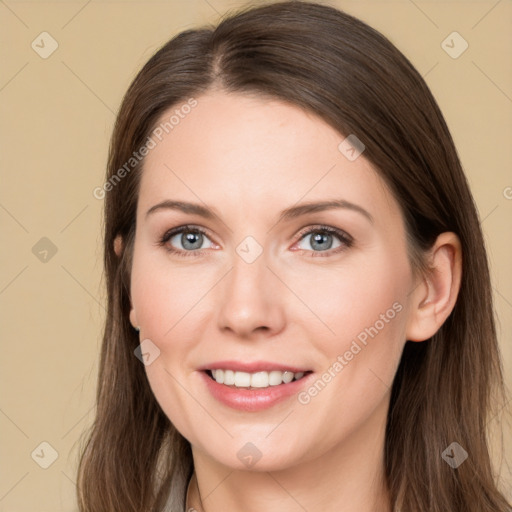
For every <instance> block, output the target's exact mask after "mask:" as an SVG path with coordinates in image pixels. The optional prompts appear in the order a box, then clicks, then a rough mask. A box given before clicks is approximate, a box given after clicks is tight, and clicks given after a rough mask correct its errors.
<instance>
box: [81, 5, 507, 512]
mask: <svg viewBox="0 0 512 512" xmlns="http://www.w3.org/2000/svg"><path fill="white" fill-rule="evenodd" d="M212 87H218V88H222V89H223V90H226V91H233V92H241V93H244V92H247V93H256V94H261V95H264V96H270V97H273V98H277V99H281V100H285V101H287V102H289V103H291V104H293V105H296V106H299V107H301V108H304V109H305V110H307V111H309V112H312V113H314V114H316V115H317V116H320V117H321V118H322V119H323V120H325V121H326V122H327V123H328V124H329V125H331V126H332V127H334V128H335V129H336V130H338V131H339V133H340V135H341V134H344V135H345V136H346V135H349V134H355V135H356V136H357V137H358V138H359V139H360V140H362V141H363V142H364V144H365V146H366V149H365V153H364V156H365V157H366V158H367V159H368V160H369V161H370V162H371V163H372V164H373V165H374V167H375V168H376V169H377V171H378V172H379V174H380V176H381V177H382V178H383V179H384V180H385V181H386V182H387V184H388V185H389V186H390V188H391V190H392V191H393V193H394V195H395V197H396V199H397V201H398V202H399V204H400V205H401V208H402V212H403V216H404V219H405V222H406V227H407V234H408V238H409V242H410V259H411V263H412V264H413V267H414V268H415V269H419V271H424V270H425V267H424V262H423V259H422V254H424V252H425V251H426V250H427V249H429V248H430V247H431V246H432V244H433V242H434V241H435V239H436V237H437V236H438V235H439V234H440V233H442V232H445V231H452V232H455V233H456V234H457V235H458V236H459V238H460V241H461V244H462V251H463V276H462V284H461V289H460V293H459V296H458V300H457V303H456V305H455V308H454V310H453V312H452V313H451V315H450V316H449V318H448V319H447V320H446V322H445V323H444V324H443V326H442V327H441V329H440V330H439V331H438V332H437V333H436V334H435V335H434V336H433V337H432V338H431V339H430V340H428V341H426V342H423V343H411V342H407V343H406V345H405V349H404V352H403V355H402V359H401V361H400V365H399V368H398V371H397V374H396V377H395V380H394V383H393V387H392V393H391V402H390V408H389V413H388V423H387V431H386V440H385V472H386V478H387V483H388V486H389V490H390V493H391V499H392V505H393V506H395V507H397V508H399V509H400V510H401V511H402V512H409V511H424V512H427V511H428V512H441V511H442V512H445V511H450V512H497V511H498V512H505V511H507V510H509V506H510V504H508V503H507V500H506V499H505V497H504V496H503V495H502V494H501V493H500V492H499V490H498V486H497V483H496V480H497V478H496V476H495V475H494V474H493V469H492V465H491V460H490V455H489V447H488V436H487V431H488V428H487V423H488V420H489V418H490V414H491V412H492V410H493V409H492V405H493V403H494V398H495V396H501V397H502V398H504V396H505V395H504V384H503V376H502V368H501V363H500V357H499V350H498V344H497V339H496V332H495V324H494V319H493V306H492V294H491V284H490V276H489V269H488V263H487V258H486V253H485V248H484V242H483V237H482V232H481V229H480V224H479V220H478V216H477V213H476V209H475V205H474V202H473V198H472V196H471V193H470V191H469V188H468V184H467V181H466V178H465V176H464V174H463V171H462V167H461V164H460V162H459V158H458V156H457V152H456V149H455V147H454V143H453V140H452V138H451V136H450V133H449V131H448V128H447V126H446V124H445V121H444V119H443V116H442V114H441V112H440V110H439V108H438V106H437V104H436V102H435V100H434V98H433V96H432V94H431V93H430V91H429V89H428V87H427V85H426V84H425V82H424V80H423V79H422V78H421V76H420V75H419V74H418V72H417V71H416V70H415V69H414V67H413V66H412V65H411V63H410V62H409V61H408V60H407V59H406V58H405V57H404V55H403V54H402V53H400V52H399V51H398V50H397V49H396V48H395V47H394V46H393V45H392V44H391V43H390V42H389V41H388V40H387V39H386V38H385V37H384V36H383V35H381V34H380V33H378V32H377V31H375V30H374V29H372V28H371V27H369V26H367V25H366V24H365V23H363V22H361V21H360V20H358V19H356V18H353V17H352V16H350V15H347V14H346V13H344V12H342V11H339V10H337V9H334V8H332V7H327V6H324V5H320V4H315V3H309V2H297V1H292V2H280V3H274V4H270V5H264V6H260V7H257V8H249V9H246V10H244V11H241V12H239V13H237V14H236V15H232V16H230V17H227V18H225V19H224V20H222V21H221V22H220V24H219V25H218V26H216V27H208V28H202V29H198V30H187V31H185V32H182V33H180V34H178V35H177V36H176V37H174V38H173V39H172V40H170V41H169V42H168V43H167V44H165V45H164V46H163V47H162V48H161V49H160V50H159V51H158V52H157V53H156V54H155V55H154V56H153V57H152V58H151V59H150V60H149V61H148V62H147V63H146V64H145V66H144V67H143V69H142V70H141V71H140V72H139V74H138V75H137V76H136V78H135V79H134V81H133V83H132V84H131V85H130V87H129V89H128V91H127V93H126V95H125V97H124V99H123V102H122V105H121V108H120V110H119V114H118V116H117V121H116V124H115V128H114V133H113V136H112V141H111V147H110V155H109V161H108V171H107V181H106V184H105V186H104V187H103V188H102V189H101V190H102V194H103V195H104V196H105V199H104V201H105V226H104V229H105V236H104V243H105V252H104V265H105V277H106V285H107V293H108V313H107V317H106V325H105V332H104V336H103V346H102V351H101V362H100V368H99V381H98V390H97V412H96V419H95V422H94V425H93V426H92V428H91V431H90V433H89V434H88V439H87V443H86V445H85V446H84V448H83V453H82V454H81V460H80V466H79V474H78V497H79V504H80V510H81V511H82V512H105V511H109V512H113V511H119V512H146V511H159V510H164V507H165V504H166V503H167V506H168V507H169V508H166V510H172V511H173V512H178V511H181V510H184V507H185V487H186V484H187V482H188V479H189V478H190V476H191V473H192V470H193V467H192V454H191V449H190V445H189V443H188V441H187V440H186V439H185V438H183V436H181V435H180V434H179V433H178V432H177V430H176V429H175V427H174V426H173V425H172V424H171V423H170V421H169V419H168V418H167V417H166V415H165V414H164V413H163V411H162V410H161V408H160V406H159V405H158V403H157V402H156V399H155V397H154V396H153V394H152V392H151V389H150V387H149V384H148V381H147V378H146V374H145V371H144V366H143V365H142V364H141V363H140V361H139V360H138V359H137V358H136V357H135V356H134V350H135V349H136V348H137V346H138V344H139V338H138V335H137V333H136V332H135V331H134V329H133V328H132V326H131V325H130V323H129V310H130V268H131V255H132V248H133V241H134V232H135V214H136V206H137V197H138V185H139V178H140V174H141V172H142V169H143V164H144V159H143V158H142V159H140V161H135V162H134V161H133V154H134V152H138V151H139V150H140V148H141V147H143V146H144V145H145V144H147V141H148V137H149V136H150V135H151V133H152V131H153V130H154V129H155V126H156V123H157V120H159V119H160V118H161V116H162V114H163V113H164V112H166V111H168V109H170V108H171V107H174V106H179V105H180V104H181V105H183V104H185V103H186V102H189V101H190V99H191V98H194V97H199V96H200V95H201V94H202V93H205V92H207V91H208V90H210V89H211V88H212ZM340 140H341V139H340ZM127 162H131V163H130V166H131V167H130V166H127V165H126V164H127ZM132 164H133V165H132ZM123 168H124V172H120V170H121V169H123ZM118 235H120V236H121V237H122V240H123V251H122V254H121V255H120V256H118V255H117V254H116V252H115V251H114V241H115V239H116V237H118ZM500 393H501V394H500ZM453 441H456V442H457V443H459V444H460V445H461V446H462V447H463V448H464V449H465V450H466V451H467V452H468V453H469V457H468V459H467V460H466V461H465V462H464V463H463V464H462V465H460V466H459V467H458V468H457V469H452V468H451V467H450V466H449V465H448V464H447V463H446V462H445V461H444V460H443V459H442V457H441V453H442V452H443V450H444V449H445V448H446V447H447V446H449V445H450V444H451V443H452V442H453Z"/></svg>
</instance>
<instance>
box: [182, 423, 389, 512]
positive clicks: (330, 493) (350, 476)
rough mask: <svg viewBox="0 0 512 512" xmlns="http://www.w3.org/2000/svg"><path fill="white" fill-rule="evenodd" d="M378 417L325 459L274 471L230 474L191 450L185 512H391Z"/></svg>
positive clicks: (324, 455) (382, 437)
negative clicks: (187, 497) (190, 510)
mask: <svg viewBox="0 0 512 512" xmlns="http://www.w3.org/2000/svg"><path fill="white" fill-rule="evenodd" d="M377 417H379V418H378V422H377V423H376V424H375V422H374V424H372V425H366V426H363V427H361V428H359V429H358V430H357V432H354V433H352V434H351V435H350V437H349V438H347V439H344V441H343V443H340V444H339V445H337V446H335V447H334V448H333V449H332V450H329V451H328V452H327V453H324V454H322V455H320V456H318V457H317V458H313V459H312V460H311V459H310V460H308V461H306V462H303V463H299V464H296V465H294V466H293V467H290V468H286V469H280V470H277V471H248V470H239V469H232V468H229V467H226V466H224V465H221V464H219V463H218V462H217V461H215V460H214V459H212V458H211V457H209V456H208V455H207V454H206V453H205V452H203V451H200V450H198V449H197V448H195V447H193V448H192V453H193V458H194V467H195V472H194V475H193V477H192V480H191V485H190V492H189V494H190V499H189V503H188V505H187V510H189V509H190V508H193V509H195V511H197V512H224V511H225V510H230V511H233V512H242V511H243V512H256V511H260V510H265V511H266V512H274V511H275V512H277V511H279V512H281V511H282V510H295V509H297V510H301V509H302V510H307V511H308V512H375V511H376V510H378V511H379V512H391V505H390V497H389V493H388V490H387V486H386V482H385V477H384V440H385V419H386V415H384V418H383V417H382V415H378V414H377ZM374 419H375V418H374ZM370 423H371V422H370Z"/></svg>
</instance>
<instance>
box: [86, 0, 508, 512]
mask: <svg viewBox="0 0 512 512" xmlns="http://www.w3.org/2000/svg"><path fill="white" fill-rule="evenodd" d="M98 193H100V194H103V195H104V197H105V271H106V277H107V289H108V316H107V321H106V327H105V334H104V340H103V348H102V358H101V364H100V374H99V387H98V395H97V404H98V409H97V415H96V421H95V424H94V426H93V429H92V432H91V434H90V438H89V440H88V444H87V446H86V448H85V449H84V452H83V454H82V459H81V464H80V468H79V482H78V492H79V501H80V508H81V511H82V512H93V511H94V512H96V511H98V512H99V511H100V510H101V511H104V510H109V511H117V510H118V511H123V512H128V511H133V512H135V511H137V512H140V511H150V510H151V511H157V510H169V511H182V510H189V509H190V510H198V511H207V512H215V511H219V510H230V511H236V510H244V511H251V510H266V511H272V510H277V509H279V510H308V511H310V512H313V511H316V510H322V511H329V510H333V511H334V510H336V511H339V510H343V511H345V512H348V511H356V510H357V511H359V512H365V511H368V512H369V511H374V510H379V511H394V510H401V511H402V512H408V511H429V512H433V511H446V510H450V511H451V512H454V511H460V512H462V511H464V512H468V511H474V512H477V511H478V512H484V511H489V512H491V511H493V512H495V511H503V512H504V511H506V510H509V507H510V504H508V503H507V500H506V499H505V497H504V496H503V495H502V494H501V493H500V491H499V490H498V485H497V483H496V481H495V477H494V475H493V472H492V468H491V462H490V457H489V451H488V447H487V441H486V424H487V421H488V419H489V418H490V414H491V406H492V402H491V397H492V396H494V395H493V393H494V391H503V381H502V375H501V367H500V359H499V352H498V346H497V341H496V333H495V326H494V322H493V316H492V298H491V286H490V278H489V271H488V266H487V260H486V254H485V250H484V244H483V240H482V233H481V229H480V225H479V221H478V217H477V214H476V210H475V206H474V203H473V199H472V196H471V194H470V191H469V188H468V185H467V182H466V179H465V177H464V174H463V172H462V169H461V165H460V162H459V160H458V157H457V153H456V150H455V147H454V144H453V141H452V138H451V136H450V134H449V132H448V129H447V127H446V124H445V122H444V120H443V117H442V115H441V113H440V111H439V109H438V107H437V105H436V102H435V100H434V99H433V97H432V95H431V93H430V92H429V90H428V88H427V86H426V84H425V83H424V81H423V80H422V78H421V77H420V75H419V74H418V73H417V71H416V70H415V69H414V68H413V67H412V65H411V64H410V63H409V62H408V61H407V59H406V58H405V57H404V56H403V55H402V54H401V53H400V52H399V51H398V50H397V49H396V48H395V47H394V46H393V45H392V44H391V43H390V42H389V41H388V40H387V39H385V38H384V37H383V36H382V35H380V34H379V33H377V32H376V31H375V30H373V29H371V28H370V27H368V26H367V25H365V24H364V23H362V22H361V21H359V20H357V19H355V18H353V17H351V16H349V15H347V14H345V13H343V12H340V11H338V10H335V9H333V8H330V7H326V6H322V5H317V4H314V3H308V2H284V3H276V4H273V5H267V6H263V7H259V8H253V9H250V10H247V11H245V12H242V13H240V14H238V15H235V16H232V17H230V18H227V19H225V20H224V21H222V22H221V23H220V24H219V25H218V26H217V27H216V28H214V29H201V30H189V31H186V32H183V33H181V34H179V35H178V36H177V37H175V38H174V39H172V40H171V41H169V42H168V43H167V44H166V45H165V46H164V47H163V48H162V49H160V50H159V51H158V52H157V53H156V54H155V55H154V56H153V57H152V58H151V59H150V60H149V61H148V63H147V64H146V65H145V66H144V68H143V69H142V70H141V71H140V73H139V74H138V76H137V77H136V78H135V80H134V81H133V83H132V84H131V86H130V88H129V90H128V92H127V94H126V96H125V98H124V100H123V103H122V106H121V109H120V111H119V114H118V118H117V122H116V126H115V130H114V134H113V139H112V145H111V152H110V158H109V165H108V174H107V180H106V182H105V185H104V187H103V188H102V189H100V190H99V191H98Z"/></svg>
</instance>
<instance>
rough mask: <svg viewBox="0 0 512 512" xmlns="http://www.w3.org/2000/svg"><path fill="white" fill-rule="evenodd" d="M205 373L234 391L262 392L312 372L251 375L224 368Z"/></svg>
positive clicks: (255, 373)
mask: <svg viewBox="0 0 512 512" xmlns="http://www.w3.org/2000/svg"><path fill="white" fill-rule="evenodd" d="M204 372H205V373H206V375H208V377H209V378H210V379H211V380H213V381H215V382H216V383H217V384H223V385H224V386H227V387H230V388H233V389H238V388H241V389H247V390H260V389H265V388H272V387H276V386H281V385H286V384H290V383H291V382H296V381H298V380H301V379H303V378H304V377H305V376H307V375H309V374H310V373H312V372H311V371H304V372H292V371H288V370H285V371H279V370H272V371H258V372H253V373H249V372H242V371H234V370H229V369H224V368H216V369H209V370H204Z"/></svg>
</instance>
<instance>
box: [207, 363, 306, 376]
mask: <svg viewBox="0 0 512 512" xmlns="http://www.w3.org/2000/svg"><path fill="white" fill-rule="evenodd" d="M198 370H233V371H234V372H247V373H255V372H271V371H274V370H277V371H280V372H293V373H299V372H307V371H310V368H298V367H296V366H288V365H286V364H281V363H271V362H268V361H254V362H252V363H248V362H243V361H215V362H213V363H208V364H205V365H204V366H201V367H200V368H198Z"/></svg>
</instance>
